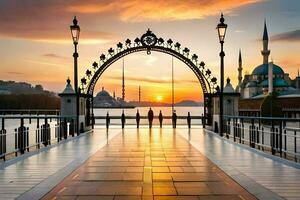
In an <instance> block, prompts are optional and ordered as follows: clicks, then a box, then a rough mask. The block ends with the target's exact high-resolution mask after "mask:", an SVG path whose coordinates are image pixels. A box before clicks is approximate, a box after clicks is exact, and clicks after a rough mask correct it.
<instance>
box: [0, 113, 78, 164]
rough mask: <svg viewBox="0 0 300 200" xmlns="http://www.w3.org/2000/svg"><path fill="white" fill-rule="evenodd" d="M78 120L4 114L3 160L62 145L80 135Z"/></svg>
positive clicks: (0, 132) (0, 133)
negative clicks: (77, 128) (77, 131)
mask: <svg viewBox="0 0 300 200" xmlns="http://www.w3.org/2000/svg"><path fill="white" fill-rule="evenodd" d="M75 127H76V117H74V116H57V115H35V116H33V115H0V159H3V160H4V161H5V160H6V159H7V158H11V157H14V156H18V155H20V154H24V153H25V152H26V151H27V152H29V151H32V150H35V149H40V148H42V147H46V146H48V145H51V144H54V143H59V142H60V141H62V140H66V139H67V138H68V137H74V136H75V135H78V134H77V133H76V131H75V130H76V128H75Z"/></svg>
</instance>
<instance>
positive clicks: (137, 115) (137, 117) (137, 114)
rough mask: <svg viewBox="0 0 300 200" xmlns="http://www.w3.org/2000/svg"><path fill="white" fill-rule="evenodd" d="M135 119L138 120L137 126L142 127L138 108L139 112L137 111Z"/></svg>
mask: <svg viewBox="0 0 300 200" xmlns="http://www.w3.org/2000/svg"><path fill="white" fill-rule="evenodd" d="M135 120H136V127H137V128H140V120H141V116H140V113H139V110H137V112H136V115H135Z"/></svg>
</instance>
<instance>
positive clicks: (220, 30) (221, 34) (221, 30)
mask: <svg viewBox="0 0 300 200" xmlns="http://www.w3.org/2000/svg"><path fill="white" fill-rule="evenodd" d="M224 21H225V19H224V17H223V13H222V14H221V18H220V23H219V24H218V26H217V29H218V35H219V40H220V42H221V43H223V42H224V39H225V35H226V29H227V24H225V23H224Z"/></svg>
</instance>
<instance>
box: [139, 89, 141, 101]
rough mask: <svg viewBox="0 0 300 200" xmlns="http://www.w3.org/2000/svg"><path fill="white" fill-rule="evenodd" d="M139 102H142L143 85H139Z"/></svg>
mask: <svg viewBox="0 0 300 200" xmlns="http://www.w3.org/2000/svg"><path fill="white" fill-rule="evenodd" d="M139 102H141V86H140V85H139Z"/></svg>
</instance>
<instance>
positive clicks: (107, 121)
mask: <svg viewBox="0 0 300 200" xmlns="http://www.w3.org/2000/svg"><path fill="white" fill-rule="evenodd" d="M109 124H110V117H109V114H108V112H107V114H106V128H107V129H108V128H109Z"/></svg>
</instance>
